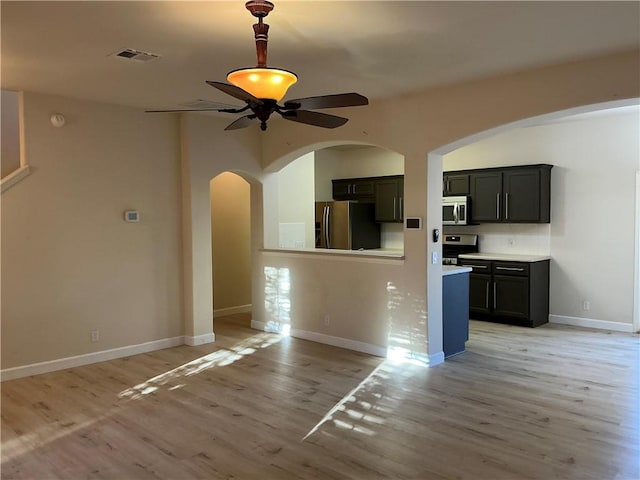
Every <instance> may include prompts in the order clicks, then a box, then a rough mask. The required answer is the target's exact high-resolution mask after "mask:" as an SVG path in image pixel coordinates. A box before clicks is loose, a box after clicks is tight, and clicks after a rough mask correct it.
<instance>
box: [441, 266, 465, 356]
mask: <svg viewBox="0 0 640 480" xmlns="http://www.w3.org/2000/svg"><path fill="white" fill-rule="evenodd" d="M467 340H469V274H468V273H458V274H455V275H445V276H443V277H442V346H443V350H444V357H445V358H447V357H451V356H453V355H457V354H459V353H462V352H464V350H465V342H466V341H467Z"/></svg>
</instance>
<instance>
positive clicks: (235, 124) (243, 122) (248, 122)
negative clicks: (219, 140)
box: [225, 114, 256, 130]
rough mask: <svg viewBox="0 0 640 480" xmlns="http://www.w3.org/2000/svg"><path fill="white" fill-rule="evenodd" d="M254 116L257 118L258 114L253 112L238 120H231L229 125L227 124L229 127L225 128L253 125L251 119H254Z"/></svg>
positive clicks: (236, 128) (234, 128)
mask: <svg viewBox="0 0 640 480" xmlns="http://www.w3.org/2000/svg"><path fill="white" fill-rule="evenodd" d="M254 118H256V116H255V115H253V114H252V115H245V116H244V117H240V118H239V119H237V120H236V121H234V122H231V123H230V124H229V125H227V128H225V130H238V129H240V128H245V127H248V126H250V125H251V120H253V119H254Z"/></svg>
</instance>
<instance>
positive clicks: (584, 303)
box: [582, 300, 591, 312]
mask: <svg viewBox="0 0 640 480" xmlns="http://www.w3.org/2000/svg"><path fill="white" fill-rule="evenodd" d="M590 309H591V302H589V300H583V301H582V310H584V311H585V312H587V311H589V310H590Z"/></svg>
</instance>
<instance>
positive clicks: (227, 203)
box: [211, 172, 251, 316]
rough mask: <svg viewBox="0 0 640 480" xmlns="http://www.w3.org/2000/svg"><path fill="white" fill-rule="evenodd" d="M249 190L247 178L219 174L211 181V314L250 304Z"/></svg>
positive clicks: (227, 173) (234, 309)
mask: <svg viewBox="0 0 640 480" xmlns="http://www.w3.org/2000/svg"><path fill="white" fill-rule="evenodd" d="M250 196H251V192H250V186H249V184H248V183H247V181H246V180H244V179H243V178H242V177H240V176H239V175H236V174H234V173H230V172H225V173H221V174H220V175H218V176H217V177H215V178H214V179H213V180H211V238H212V242H211V243H212V258H213V309H214V315H216V316H217V315H221V314H224V313H228V312H231V313H233V312H236V311H237V310H244V309H246V307H249V306H250V305H251V198H250Z"/></svg>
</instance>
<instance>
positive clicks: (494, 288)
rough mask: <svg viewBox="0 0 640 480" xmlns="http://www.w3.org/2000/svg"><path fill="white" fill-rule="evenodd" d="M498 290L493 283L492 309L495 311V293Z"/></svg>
mask: <svg viewBox="0 0 640 480" xmlns="http://www.w3.org/2000/svg"><path fill="white" fill-rule="evenodd" d="M497 290H498V289H497V288H496V282H493V309H494V310H495V309H496V308H497V304H498V302H497V298H496V297H497V293H496V291H497Z"/></svg>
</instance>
